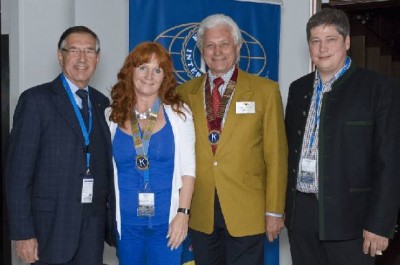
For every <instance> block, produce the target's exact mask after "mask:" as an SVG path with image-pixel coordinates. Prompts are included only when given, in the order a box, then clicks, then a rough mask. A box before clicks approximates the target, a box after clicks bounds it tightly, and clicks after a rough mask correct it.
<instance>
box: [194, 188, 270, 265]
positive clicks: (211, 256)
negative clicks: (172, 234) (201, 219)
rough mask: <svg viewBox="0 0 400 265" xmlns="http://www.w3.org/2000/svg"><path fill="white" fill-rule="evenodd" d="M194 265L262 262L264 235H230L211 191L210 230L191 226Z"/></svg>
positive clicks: (234, 264)
mask: <svg viewBox="0 0 400 265" xmlns="http://www.w3.org/2000/svg"><path fill="white" fill-rule="evenodd" d="M190 235H191V237H192V245H193V254H194V260H195V263H196V265H263V264H264V239H265V235H264V234H260V235H254V236H244V237H233V236H231V235H230V234H229V232H228V230H227V228H226V224H225V220H224V217H223V215H222V211H221V206H220V203H219V200H218V196H217V195H215V205H214V231H213V232H212V233H211V234H210V235H209V234H205V233H202V232H199V231H196V230H193V229H191V230H190Z"/></svg>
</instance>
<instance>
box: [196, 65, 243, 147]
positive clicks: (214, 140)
mask: <svg viewBox="0 0 400 265" xmlns="http://www.w3.org/2000/svg"><path fill="white" fill-rule="evenodd" d="M237 76H238V69H237V68H235V70H234V72H233V74H232V77H231V80H229V83H228V85H227V87H226V89H225V92H224V94H223V96H222V99H221V104H220V105H219V108H218V112H217V115H215V117H214V114H213V109H212V100H211V91H210V90H211V88H210V81H209V78H208V77H207V79H206V83H205V89H204V96H205V104H206V113H207V122H208V141H209V143H210V145H211V148H212V150H213V152H215V150H216V147H217V145H218V142H219V140H220V138H221V131H222V130H221V129H222V120H223V118H224V114H225V109H226V106H227V105H228V102H229V99H230V98H231V95H232V93H233V91H234V90H235V87H236V80H237Z"/></svg>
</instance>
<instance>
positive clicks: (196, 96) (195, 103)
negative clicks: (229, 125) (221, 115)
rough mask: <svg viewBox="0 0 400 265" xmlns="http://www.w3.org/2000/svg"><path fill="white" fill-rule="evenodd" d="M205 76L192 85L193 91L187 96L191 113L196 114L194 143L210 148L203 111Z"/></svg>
mask: <svg viewBox="0 0 400 265" xmlns="http://www.w3.org/2000/svg"><path fill="white" fill-rule="evenodd" d="M205 77H206V75H203V78H200V80H199V82H197V83H196V84H195V85H194V88H193V90H192V91H191V92H190V94H189V102H190V108H191V109H192V112H193V113H195V114H196V116H195V117H193V118H194V119H195V123H196V135H197V136H198V137H197V138H196V141H197V140H199V141H200V142H201V143H200V144H201V145H208V146H210V142H209V141H208V124H207V117H206V112H205V109H204V81H205ZM209 152H210V155H212V150H211V146H210V148H209Z"/></svg>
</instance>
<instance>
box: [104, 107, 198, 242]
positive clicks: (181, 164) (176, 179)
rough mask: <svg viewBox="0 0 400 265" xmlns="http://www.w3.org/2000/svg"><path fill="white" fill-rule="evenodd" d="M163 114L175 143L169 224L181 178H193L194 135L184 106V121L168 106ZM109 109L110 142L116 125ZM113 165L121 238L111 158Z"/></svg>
mask: <svg viewBox="0 0 400 265" xmlns="http://www.w3.org/2000/svg"><path fill="white" fill-rule="evenodd" d="M163 106H164V109H165V112H166V113H167V116H168V118H169V121H170V122H171V127H172V132H173V134H174V141H175V157H174V173H173V176H172V192H171V207H170V211H169V222H171V221H172V219H174V217H175V215H176V213H177V210H178V207H179V189H180V188H181V187H182V176H193V177H194V176H195V152H194V144H195V135H194V125H193V118H192V112H191V111H190V109H189V107H188V106H187V105H184V108H182V112H183V113H185V115H186V119H185V118H183V117H182V116H180V115H179V114H178V113H176V112H175V111H173V110H172V108H171V106H170V105H163ZM110 114H111V108H107V109H106V110H105V116H106V120H107V123H108V126H109V128H110V132H111V142H112V141H113V139H114V135H115V131H116V129H117V127H118V124H117V123H115V122H112V121H110V119H109V117H110ZM113 165H114V187H115V202H116V213H115V216H116V222H117V230H118V235H119V237H120V238H121V211H120V204H119V188H118V171H117V166H116V164H115V160H114V158H113Z"/></svg>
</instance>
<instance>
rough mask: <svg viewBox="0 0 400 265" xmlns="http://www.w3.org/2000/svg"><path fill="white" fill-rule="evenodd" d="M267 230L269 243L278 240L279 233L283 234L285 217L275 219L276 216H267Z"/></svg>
mask: <svg viewBox="0 0 400 265" xmlns="http://www.w3.org/2000/svg"><path fill="white" fill-rule="evenodd" d="M265 222H266V230H267V233H266V234H267V237H268V241H269V242H272V241H274V239H277V238H278V236H279V233H280V232H281V230H282V228H283V227H284V222H283V217H274V216H268V215H267V216H266V217H265Z"/></svg>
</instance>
